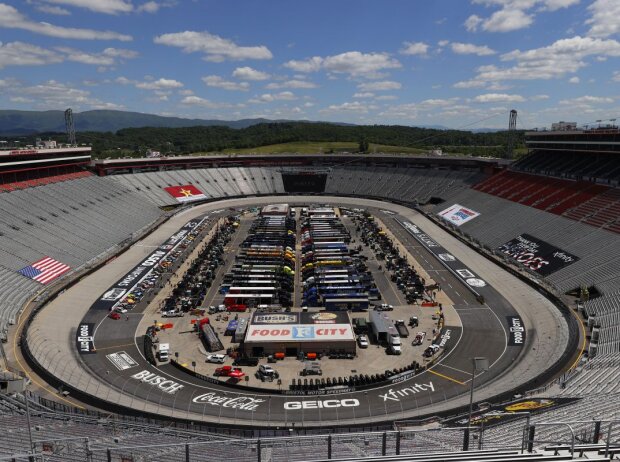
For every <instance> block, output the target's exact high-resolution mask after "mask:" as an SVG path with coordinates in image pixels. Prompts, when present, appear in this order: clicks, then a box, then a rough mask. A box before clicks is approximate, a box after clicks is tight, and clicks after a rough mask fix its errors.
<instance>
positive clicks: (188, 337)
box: [141, 213, 460, 388]
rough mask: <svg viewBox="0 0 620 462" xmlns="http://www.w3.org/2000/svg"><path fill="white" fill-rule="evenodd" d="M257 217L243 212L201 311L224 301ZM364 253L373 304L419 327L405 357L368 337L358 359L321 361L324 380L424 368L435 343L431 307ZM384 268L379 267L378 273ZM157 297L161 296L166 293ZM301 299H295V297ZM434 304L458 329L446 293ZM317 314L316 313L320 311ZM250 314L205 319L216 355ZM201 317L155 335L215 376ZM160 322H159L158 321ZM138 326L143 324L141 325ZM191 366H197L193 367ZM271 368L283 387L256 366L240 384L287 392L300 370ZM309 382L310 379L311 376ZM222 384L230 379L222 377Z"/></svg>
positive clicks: (177, 321)
mask: <svg viewBox="0 0 620 462" xmlns="http://www.w3.org/2000/svg"><path fill="white" fill-rule="evenodd" d="M255 217H256V215H255V214H250V213H248V214H243V216H242V217H241V219H240V226H239V228H238V229H237V232H236V233H235V234H234V235H233V239H232V240H231V242H230V243H229V245H228V246H227V248H226V249H227V252H226V256H225V259H224V264H223V265H221V266H220V267H219V268H218V271H217V274H216V277H215V279H214V282H213V285H212V286H211V287H210V289H209V291H208V293H207V296H206V297H205V303H204V304H203V307H205V308H206V307H208V306H209V305H217V304H219V303H222V300H223V295H220V294H219V293H218V289H219V285H220V284H221V281H222V276H223V275H224V274H225V273H226V272H227V271H229V269H230V268H231V266H232V265H233V264H234V261H235V255H236V252H237V250H238V249H239V245H240V244H241V242H242V241H243V239H244V238H245V236H246V235H247V232H248V230H249V228H250V225H251V223H252V221H253V220H254V219H255ZM376 219H377V221H378V222H379V223H380V225H381V227H382V228H383V230H384V231H385V232H386V233H387V234H388V236H389V237H390V238H392V240H393V241H394V242H395V244H396V245H397V248H398V249H399V251H400V252H401V253H402V254H403V255H406V256H407V259H408V261H409V264H412V265H414V266H415V268H416V269H417V270H418V271H419V272H420V274H421V276H422V277H424V278H425V279H426V280H427V283H429V284H430V283H432V282H433V278H432V277H431V276H430V275H429V274H428V273H427V272H426V271H425V270H424V268H423V266H422V264H421V263H420V262H418V261H417V260H416V259H415V258H414V257H413V255H412V254H411V253H410V249H408V248H407V246H406V245H405V244H402V243H400V242H399V240H398V239H397V238H396V237H395V236H394V235H393V233H392V231H391V230H390V229H389V227H388V226H386V225H385V224H384V223H383V222H382V221H381V220H380V217H378V216H377V217H376ZM342 220H343V222H344V224H345V226H346V227H347V228H348V230H349V231H350V232H351V237H352V242H351V245H352V246H357V245H359V244H361V241H360V239H359V238H360V236H359V235H358V234H357V232H356V230H355V224H354V223H353V221H352V219H351V218H348V217H343V218H342ZM362 255H364V256H366V257H368V260H367V264H368V268H369V270H370V271H371V273H372V275H373V278H374V279H375V282H376V284H377V287H378V288H379V291H380V292H381V294H382V300H380V301H376V302H374V303H377V304H379V303H388V304H391V305H393V306H394V310H393V311H391V312H388V314H389V316H390V318H391V319H393V320H404V321H405V323H408V320H409V318H410V317H412V316H416V317H417V318H418V320H419V323H420V324H419V326H418V327H408V329H409V332H410V336H409V337H408V338H404V339H403V346H402V350H403V354H402V355H399V356H393V355H388V354H387V353H386V349H385V347H384V346H381V345H378V344H377V343H376V342H374V340H373V339H372V336H369V337H370V342H371V343H370V346H369V347H368V348H366V349H361V348H359V347H358V348H357V356H356V357H355V358H354V359H329V358H323V359H322V360H321V361H320V365H321V369H322V376H321V378H327V377H330V378H334V377H345V376H349V375H355V374H360V373H364V374H368V375H371V374H379V373H383V372H384V371H385V370H386V369H399V368H402V367H405V366H408V365H410V364H411V363H412V361H418V362H419V363H421V364H423V363H424V362H425V361H426V360H425V358H423V356H422V352H423V351H424V349H425V348H426V347H428V345H429V344H430V343H431V341H432V340H433V332H434V330H435V329H436V327H437V324H436V321H435V320H433V319H432V316H433V315H434V314H436V308H429V307H421V306H420V305H419V304H414V305H407V304H405V302H404V296H403V294H402V292H401V291H400V290H399V289H398V288H397V287H396V286H395V284H394V283H392V282H391V281H390V279H389V272H388V271H386V270H385V268H384V267H383V263H382V262H381V261H379V260H377V258H376V257H375V254H374V252H373V251H372V250H370V249H369V248H367V247H365V246H364V247H363V250H362ZM380 267H382V269H379V268H380ZM183 270H184V267H181V269H180V271H183ZM296 281H297V282H296V286H297V287H296V292H297V294H299V293H300V291H301V289H300V287H299V286H298V279H297V278H296ZM160 296H162V297H165V294H164V295H162V294H160ZM298 298H299V297H298ZM437 301H438V302H440V303H442V306H443V312H444V316H445V319H446V325H447V326H460V320H459V318H458V316H457V314H456V312H455V311H454V310H453V308H452V306H453V302H452V300H450V298H449V297H448V295H447V294H446V293H445V292H439V293H438V294H437ZM315 310H317V311H318V310H319V309H318V308H317V309H315ZM252 311H253V310H251V311H248V312H246V313H238V314H237V313H221V314H218V315H209V316H208V317H209V320H210V322H211V324H212V325H213V326H214V328H215V331H216V332H217V333H218V334H219V337H220V339H221V341H222V343H223V345H224V350H223V351H221V352H218V353H225V352H226V350H227V349H228V348H229V347H236V346H238V344H236V343H233V342H232V337H231V336H225V335H224V333H225V329H226V326H227V324H228V321H229V320H230V319H233V318H234V317H235V315H238V316H239V317H245V318H249V317H250V316H251V313H252ZM292 311H293V312H299V311H301V308H300V307H296V308H293V309H292ZM149 312H150V313H152V315H149V314H147V316H145V317H144V320H143V323H144V324H145V325H144V329H145V330H146V327H147V326H148V325H149V324H150V323H152V320H153V319H158V318H157V305H156V304H155V305H153V306H152V307H150V308H149V311H148V312H147V313H149ZM351 317H352V318H366V319H367V320H368V313H367V312H359V313H352V314H351ZM198 319H200V317H197V316H190V315H189V314H186V315H185V316H184V317H182V318H169V319H165V322H167V323H171V324H173V327H172V328H171V329H166V330H165V331H161V332H160V334H159V338H160V343H170V347H171V352H172V357H173V358H175V354H176V353H178V360H179V362H180V363H182V364H184V365H185V366H186V367H188V368H190V369H195V371H196V372H198V373H200V374H203V375H206V376H213V373H214V371H215V369H216V368H218V367H221V366H222V364H212V363H207V362H205V358H206V356H207V355H208V354H209V353H208V352H206V351H205V349H204V346H203V344H202V341H201V340H200V339H199V337H198V333H197V332H196V331H195V329H194V324H193V323H192V321H195V322H196V321H198ZM158 320H161V319H158ZM141 327H142V326H141ZM417 332H424V333H425V334H426V337H425V340H424V342H423V344H422V345H419V346H413V345H412V344H411V343H412V340H413V339H414V338H415V335H416V333H417ZM232 362H233V360H232V358H229V357H227V358H226V360H225V363H224V364H225V365H232ZM266 363H267V359H266V358H263V359H261V364H266ZM194 364H195V366H194ZM271 366H272V367H274V369H276V370H277V371H278V373H279V375H280V378H281V381H282V384H281V385H278V383H277V382H275V381H274V382H271V383H269V382H267V383H263V382H261V381H260V380H259V379H257V378H255V376H254V371H255V370H256V368H254V367H245V368H242V369H244V371H247V372H248V374H247V375H248V376H249V381H247V382H246V381H245V379H244V380H243V381H242V383H243V384H247V385H248V386H260V387H267V388H278V387H279V386H282V387H285V388H287V387H288V385H289V384H290V383H291V380H292V379H297V378H300V377H301V376H300V371H301V370H302V369H303V362H302V361H299V360H298V359H296V358H291V357H287V358H285V359H284V360H280V361H278V362H277V363H275V364H271ZM308 378H313V377H311V376H309V377H308ZM221 380H230V379H225V378H222V379H221Z"/></svg>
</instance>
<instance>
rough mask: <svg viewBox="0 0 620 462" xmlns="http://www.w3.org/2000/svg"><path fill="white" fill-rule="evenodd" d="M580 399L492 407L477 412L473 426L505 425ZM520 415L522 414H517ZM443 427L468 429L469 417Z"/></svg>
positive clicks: (536, 400)
mask: <svg viewBox="0 0 620 462" xmlns="http://www.w3.org/2000/svg"><path fill="white" fill-rule="evenodd" d="M579 399H580V398H526V399H521V400H519V401H514V402H512V403H509V404H498V405H494V406H491V407H490V408H489V409H488V410H486V411H483V412H476V413H474V414H473V415H472V416H471V425H473V426H476V425H484V427H485V428H488V427H490V426H494V425H499V424H504V423H507V422H510V421H512V420H515V419H519V418H521V419H523V418H524V415H523V414H522V413H524V412H529V413H531V414H538V413H540V412H543V411H547V410H551V409H558V408H559V407H562V406H565V405H567V404H571V403H574V402H575V401H579ZM516 413H520V414H516ZM442 423H443V425H445V426H449V427H467V426H468V422H467V416H463V417H455V418H452V419H448V420H444V421H443V422H442Z"/></svg>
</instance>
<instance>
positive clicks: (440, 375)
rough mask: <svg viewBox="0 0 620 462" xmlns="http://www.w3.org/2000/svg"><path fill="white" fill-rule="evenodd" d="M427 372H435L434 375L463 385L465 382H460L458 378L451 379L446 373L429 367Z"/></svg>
mask: <svg viewBox="0 0 620 462" xmlns="http://www.w3.org/2000/svg"><path fill="white" fill-rule="evenodd" d="M442 366H443V364H442ZM428 372H430V373H431V374H435V375H437V376H439V377H441V378H442V379H446V380H449V381H450V382H454V383H458V384H459V385H463V386H464V385H465V382H461V381H460V380H456V379H453V378H452V377H449V376H447V375H443V374H440V373H439V372H435V371H434V370H432V369H429V370H428Z"/></svg>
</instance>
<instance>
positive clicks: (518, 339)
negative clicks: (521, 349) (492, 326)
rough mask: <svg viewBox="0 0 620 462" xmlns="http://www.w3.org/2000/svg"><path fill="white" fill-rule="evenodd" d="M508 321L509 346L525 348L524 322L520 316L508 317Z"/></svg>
mask: <svg viewBox="0 0 620 462" xmlns="http://www.w3.org/2000/svg"><path fill="white" fill-rule="evenodd" d="M506 319H507V320H508V331H509V332H510V335H509V337H508V345H511V346H523V344H524V343H525V327H524V325H523V320H522V319H521V318H520V317H519V316H506Z"/></svg>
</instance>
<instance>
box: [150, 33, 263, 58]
mask: <svg viewBox="0 0 620 462" xmlns="http://www.w3.org/2000/svg"><path fill="white" fill-rule="evenodd" d="M154 42H155V43H157V44H160V45H167V46H172V47H178V48H181V49H182V50H183V51H184V52H185V53H204V55H205V58H204V59H205V60H207V61H213V62H221V61H224V60H227V59H230V60H235V61H236V60H244V59H271V58H273V55H272V54H271V51H269V49H268V48H267V47H266V46H264V45H260V46H250V47H245V46H239V45H237V44H236V43H234V42H233V41H232V40H228V39H225V38H222V37H220V36H218V35H214V34H210V33H209V32H206V31H205V32H193V31H185V32H177V33H171V34H163V35H159V36H157V37H155V39H154Z"/></svg>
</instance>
